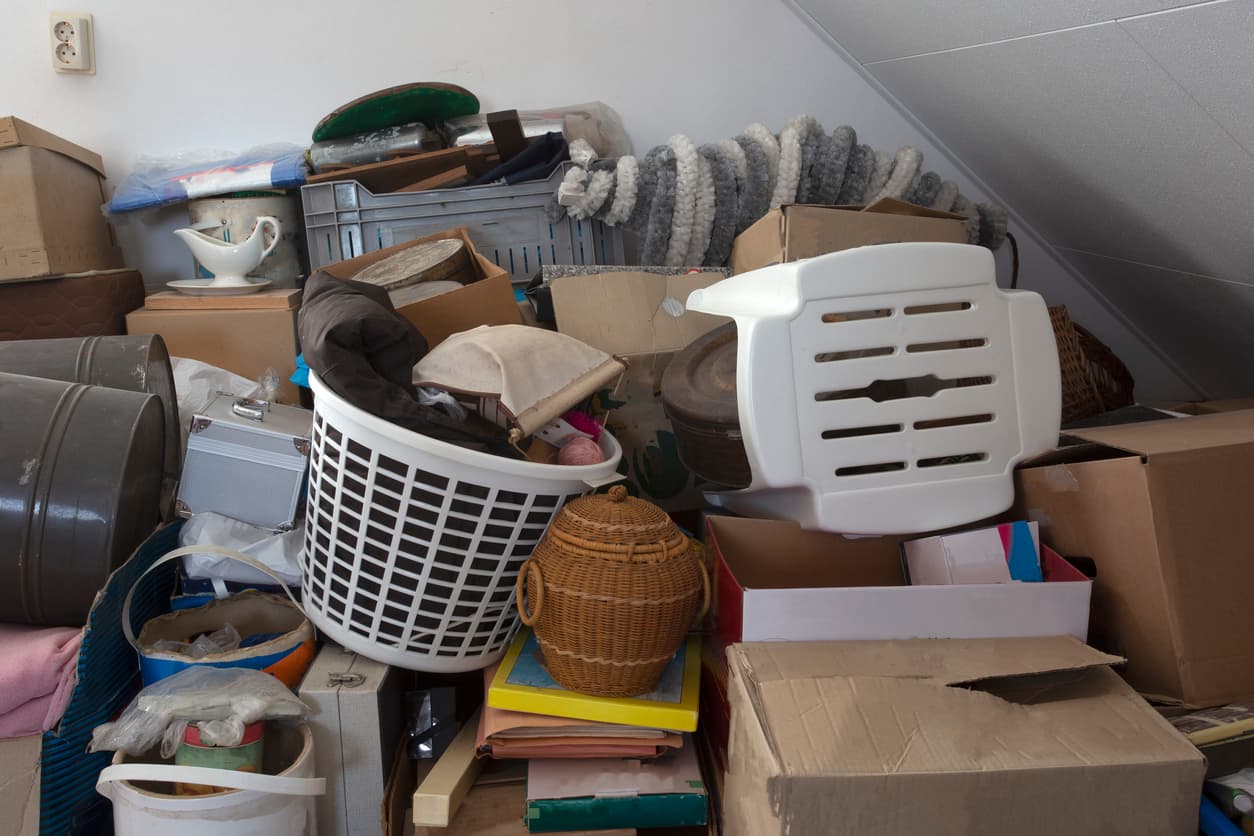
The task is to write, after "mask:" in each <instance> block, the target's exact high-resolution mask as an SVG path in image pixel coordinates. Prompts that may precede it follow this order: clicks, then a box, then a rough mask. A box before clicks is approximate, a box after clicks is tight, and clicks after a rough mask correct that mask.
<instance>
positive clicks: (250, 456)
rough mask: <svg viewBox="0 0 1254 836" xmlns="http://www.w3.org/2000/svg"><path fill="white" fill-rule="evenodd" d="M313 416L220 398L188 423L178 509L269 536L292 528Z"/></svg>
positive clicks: (261, 403)
mask: <svg viewBox="0 0 1254 836" xmlns="http://www.w3.org/2000/svg"><path fill="white" fill-rule="evenodd" d="M312 428H313V413H312V412H310V411H309V410H307V409H300V408H299V407H294V406H282V405H280V404H272V403H268V402H267V401H257V400H251V399H248V398H240V397H237V396H236V395H228V394H221V395H219V396H218V397H217V398H215V399H214V400H213V402H212V403H210V404H209V406H208V408H207V409H205V411H204V412H203V413H200V414H197V415H196V416H195V417H194V418H193V419H192V425H191V433H190V434H189V435H188V437H187V454H186V456H185V457H184V462H183V481H182V483H181V484H180V485H179V493H178V502H177V503H176V510H177V511H178V514H179V516H182V517H190V516H191V515H192V514H199V513H202V512H204V511H216V512H217V513H219V514H224V515H226V516H228V517H233V518H234V519H237V520H242V521H244V522H247V523H252V524H253V525H259V526H264V527H266V528H272V529H284V530H286V529H289V528H291V527H292V526H293V525H294V524H295V522H296V518H297V516H298V512H299V510H300V505H301V502H302V500H303V499H304V493H305V474H306V472H307V471H308V469H309V434H310V432H311V430H312Z"/></svg>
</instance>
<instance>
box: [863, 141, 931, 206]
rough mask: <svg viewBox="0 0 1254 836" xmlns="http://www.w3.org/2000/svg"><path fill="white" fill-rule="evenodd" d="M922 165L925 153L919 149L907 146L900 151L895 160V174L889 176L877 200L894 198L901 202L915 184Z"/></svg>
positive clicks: (876, 197)
mask: <svg viewBox="0 0 1254 836" xmlns="http://www.w3.org/2000/svg"><path fill="white" fill-rule="evenodd" d="M922 165H923V153H922V152H921V151H919V149H918V148H913V147H911V146H909V145H907V146H906V147H904V148H902V149H900V150H898V151H897V156H896V157H895V158H894V159H893V172H892V174H890V175H889V176H888V182H887V183H885V184H884V187H883V188H882V189H880V191H879V194H877V195H876V196H875V199H876V200H879V199H880V198H885V197H893V198H896V199H898V200H901V199H902V198H904V197H905V196H906V191H907V190H908V189H909V188H910V187H911V186H912V185H913V184H914V178H915V177H917V176H918V174H919V167H920V166H922Z"/></svg>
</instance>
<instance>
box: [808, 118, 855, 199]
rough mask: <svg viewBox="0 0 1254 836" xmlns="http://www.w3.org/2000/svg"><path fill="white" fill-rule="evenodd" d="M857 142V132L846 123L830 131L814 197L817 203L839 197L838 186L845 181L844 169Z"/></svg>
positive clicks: (847, 165)
mask: <svg viewBox="0 0 1254 836" xmlns="http://www.w3.org/2000/svg"><path fill="white" fill-rule="evenodd" d="M857 144H858V133H857V131H855V130H854V129H853V128H851V127H849V126H848V125H841V126H840V127H839V128H837V129H836V130H834V131H832V135H831V137H830V139H829V140H828V143H827V153H825V154H824V155H823V159H822V160H821V163H820V171H819V191H818V195H817V196H816V197H815V200H817V201H818V202H819V203H825V204H833V203H836V202H837V200H836V199H837V198H838V197H840V187H841V185H842V184H843V183H844V182H845V170H846V169H847V168H849V157H850V154H851V153H852V152H853V149H854V147H855V146H856V145H857Z"/></svg>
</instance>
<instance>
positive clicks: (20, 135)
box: [0, 116, 105, 177]
mask: <svg viewBox="0 0 1254 836" xmlns="http://www.w3.org/2000/svg"><path fill="white" fill-rule="evenodd" d="M19 145H26V146H30V147H33V148H47V149H48V150H49V151H56V152H57V153H58V154H64V155H65V156H67V157H69V158H70V159H72V160H77V161H78V162H80V163H82V164H83V165H85V166H87V167H88V168H92V169H95V171H96V173H98V174H99V175H100V176H101V177H103V176H104V173H105V170H104V160H103V159H101V157H100V155H99V154H97V153H96V152H95V151H88V150H87V149H86V148H84V147H82V146H81V145H75V144H74V143H73V142H69V141H68V140H64V139H62V138H61V137H59V136H57V135H56V134H54V133H50V132H49V131H45V130H44V129H42V128H36V127H35V126H34V125H32V124H30V123H29V122H23V121H22V120H21V119H18V118H17V117H16V116H0V148H16V147H17V146H19Z"/></svg>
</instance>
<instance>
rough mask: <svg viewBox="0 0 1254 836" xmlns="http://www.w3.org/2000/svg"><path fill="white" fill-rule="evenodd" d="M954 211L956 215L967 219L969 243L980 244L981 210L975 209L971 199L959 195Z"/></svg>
mask: <svg viewBox="0 0 1254 836" xmlns="http://www.w3.org/2000/svg"><path fill="white" fill-rule="evenodd" d="M952 211H953V213H954V214H956V215H965V216H966V218H967V243H968V244H978V243H980V210H978V209H976V208H975V204H974V203H972V202H971V200H970V198H967V197H965V196H963V195H961V194H960V195H958V199H957V200H955V201H954V208H953V210H952Z"/></svg>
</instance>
